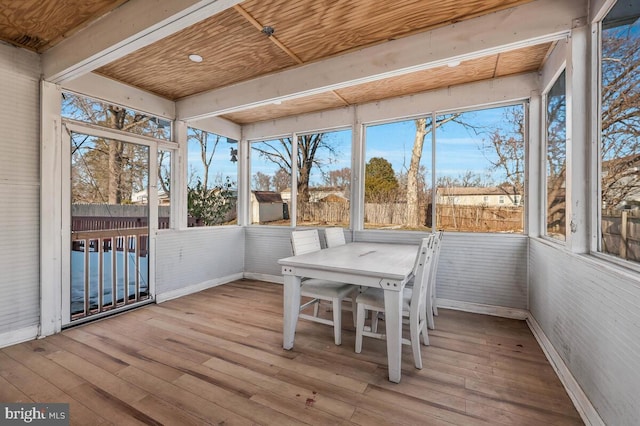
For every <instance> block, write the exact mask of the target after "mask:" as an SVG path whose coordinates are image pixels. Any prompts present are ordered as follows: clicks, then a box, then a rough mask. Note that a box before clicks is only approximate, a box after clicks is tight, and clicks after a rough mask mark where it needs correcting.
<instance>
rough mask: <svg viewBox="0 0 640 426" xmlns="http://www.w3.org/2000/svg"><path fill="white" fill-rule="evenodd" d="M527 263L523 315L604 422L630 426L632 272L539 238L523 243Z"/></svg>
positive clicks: (635, 328) (634, 315)
mask: <svg viewBox="0 0 640 426" xmlns="http://www.w3.org/2000/svg"><path fill="white" fill-rule="evenodd" d="M529 262H530V266H529V268H530V270H531V271H532V273H531V275H530V282H531V287H530V311H531V315H532V316H533V317H534V318H535V320H536V322H537V323H538V324H539V325H540V328H541V329H542V330H543V332H544V334H545V335H546V336H547V338H548V339H549V341H550V342H551V344H552V345H553V347H554V348H555V350H556V351H557V352H558V354H559V355H560V357H561V358H562V361H563V362H564V363H565V364H566V366H567V368H568V369H569V371H571V374H572V375H573V377H574V378H575V380H576V381H577V382H578V384H579V385H580V387H581V388H582V390H583V391H584V393H585V394H586V395H587V397H588V398H589V400H590V401H591V403H592V405H593V406H594V407H595V409H596V410H597V412H598V413H599V415H600V417H601V418H602V420H603V421H604V423H605V424H610V425H633V424H637V421H638V419H639V418H640V404H638V400H637V395H638V394H640V369H638V366H639V365H640V339H639V338H638V336H640V279H639V278H638V276H637V274H635V273H633V272H631V271H626V270H624V269H623V268H619V267H616V266H612V265H611V264H610V263H608V262H606V261H602V260H598V259H595V258H594V257H592V256H588V255H577V254H571V253H569V252H567V251H566V250H564V249H563V248H562V247H560V246H557V245H556V244H552V243H549V242H546V241H544V240H539V239H532V240H531V241H530V260H529ZM534 271H535V272H534Z"/></svg>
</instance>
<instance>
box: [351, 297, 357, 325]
mask: <svg viewBox="0 0 640 426" xmlns="http://www.w3.org/2000/svg"><path fill="white" fill-rule="evenodd" d="M356 297H358V291H356V292H355V293H353V294H352V295H351V318H352V319H353V326H354V327H356V313H357V312H356V311H357V310H358V304H357V303H356Z"/></svg>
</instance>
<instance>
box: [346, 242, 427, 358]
mask: <svg viewBox="0 0 640 426" xmlns="http://www.w3.org/2000/svg"><path fill="white" fill-rule="evenodd" d="M435 239H436V236H435V234H432V235H430V236H429V237H427V238H424V239H423V240H422V243H421V244H420V248H419V250H418V254H417V256H416V264H415V267H414V276H415V280H414V285H413V288H412V289H411V288H405V289H404V293H403V298H402V299H403V300H402V316H403V317H408V319H409V321H408V322H409V332H410V336H411V339H405V338H403V339H402V343H403V344H405V345H411V348H412V351H413V359H414V363H415V366H416V368H418V369H422V354H421V351H420V336H422V341H423V343H424V344H425V345H428V344H429V336H428V334H427V318H426V309H425V304H426V302H427V287H428V285H429V272H430V270H431V262H432V260H433V249H434V241H435ZM356 303H357V317H356V353H360V352H361V351H362V338H363V336H367V337H373V338H377V339H384V338H385V337H386V336H385V334H382V333H378V332H377V321H378V315H377V313H378V312H384V290H382V289H379V288H368V289H367V290H366V291H365V292H364V293H361V294H360V295H359V296H358V297H357V298H356ZM366 311H372V317H371V318H372V319H371V331H369V330H365V326H364V322H365V321H364V320H365V314H366Z"/></svg>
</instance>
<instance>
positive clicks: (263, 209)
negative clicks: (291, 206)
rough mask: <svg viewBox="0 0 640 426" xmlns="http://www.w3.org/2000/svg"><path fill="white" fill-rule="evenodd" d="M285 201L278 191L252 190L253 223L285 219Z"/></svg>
mask: <svg viewBox="0 0 640 426" xmlns="http://www.w3.org/2000/svg"><path fill="white" fill-rule="evenodd" d="M284 218H285V217H284V202H283V201H282V197H281V196H280V194H278V193H277V192H273V191H251V223H265V222H273V221H276V220H282V219H284Z"/></svg>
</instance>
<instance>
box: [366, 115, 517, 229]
mask: <svg viewBox="0 0 640 426" xmlns="http://www.w3.org/2000/svg"><path fill="white" fill-rule="evenodd" d="M524 120H525V109H524V105H523V104H517V105H509V106H503V107H496V108H490V109H482V110H474V111H467V112H456V113H450V114H437V115H436V116H435V126H434V123H432V121H433V116H428V117H425V118H417V119H414V120H407V121H401V122H395V123H387V124H380V125H370V126H368V127H367V128H366V134H365V135H366V152H365V155H366V158H365V160H366V166H365V191H364V195H365V228H379V229H412V230H429V229H430V227H431V223H432V215H433V213H434V212H435V215H436V220H437V222H436V226H437V228H438V229H445V230H449V231H464V232H522V231H523V229H524V209H523V207H522V206H520V205H519V203H518V202H517V200H519V199H521V197H523V196H524V189H525V183H524V165H525V158H524V153H525V140H524V130H523V129H524V128H525V121H524ZM434 127H435V140H436V147H435V151H436V155H435V179H436V180H435V184H434V182H433V181H432V180H433V179H432V176H433V175H434V173H433V172H432V171H433V167H434V164H433V150H432V141H433V136H432V132H433V130H434ZM434 187H435V194H434V192H433V190H432V188H434ZM434 201H435V204H436V206H435V209H434V208H433V202H434Z"/></svg>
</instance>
